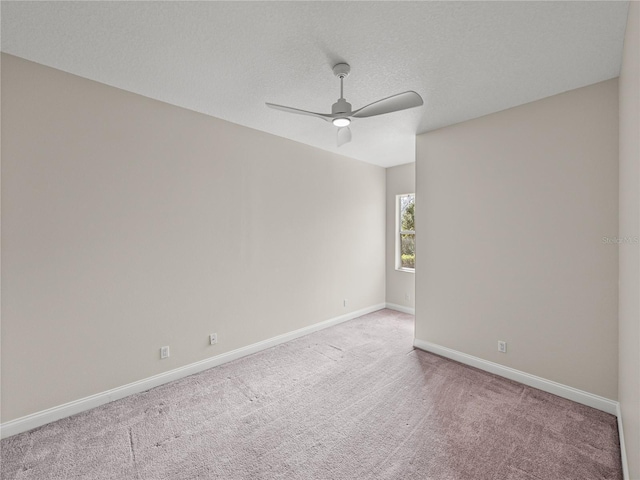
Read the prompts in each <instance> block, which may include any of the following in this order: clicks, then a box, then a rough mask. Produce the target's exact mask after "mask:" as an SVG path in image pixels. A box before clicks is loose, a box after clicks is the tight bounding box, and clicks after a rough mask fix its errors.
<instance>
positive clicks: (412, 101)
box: [351, 91, 424, 118]
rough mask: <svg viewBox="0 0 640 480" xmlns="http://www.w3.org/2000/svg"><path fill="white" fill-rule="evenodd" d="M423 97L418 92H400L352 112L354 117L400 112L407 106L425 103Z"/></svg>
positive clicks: (417, 105) (411, 106)
mask: <svg viewBox="0 0 640 480" xmlns="http://www.w3.org/2000/svg"><path fill="white" fill-rule="evenodd" d="M423 104H424V102H423V101H422V97H421V96H420V95H418V94H417V93H416V92H412V91H409V92H404V93H398V94H397V95H393V96H391V97H387V98H383V99H382V100H378V101H377V102H373V103H370V104H369V105H367V106H365V107H362V108H360V109H358V110H356V111H355V112H353V113H352V114H351V116H352V117H356V118H364V117H373V116H374V115H383V114H385V113H391V112H398V111H400V110H406V109H407V108H413V107H419V106H420V105H423Z"/></svg>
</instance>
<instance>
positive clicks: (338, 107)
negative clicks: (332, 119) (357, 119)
mask: <svg viewBox="0 0 640 480" xmlns="http://www.w3.org/2000/svg"><path fill="white" fill-rule="evenodd" d="M331 113H333V114H334V115H335V114H338V113H344V114H346V115H347V116H348V115H351V104H350V103H349V102H347V101H346V100H345V99H344V98H340V99H338V101H337V102H336V103H334V104H333V105H331Z"/></svg>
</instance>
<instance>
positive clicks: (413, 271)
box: [396, 268, 416, 273]
mask: <svg viewBox="0 0 640 480" xmlns="http://www.w3.org/2000/svg"><path fill="white" fill-rule="evenodd" d="M396 271H397V272H407V273H416V269H415V268H396Z"/></svg>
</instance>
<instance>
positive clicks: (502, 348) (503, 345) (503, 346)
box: [498, 340, 507, 353]
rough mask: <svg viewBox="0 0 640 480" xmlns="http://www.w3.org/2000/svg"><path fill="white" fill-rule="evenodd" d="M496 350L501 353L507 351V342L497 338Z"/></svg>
mask: <svg viewBox="0 0 640 480" xmlns="http://www.w3.org/2000/svg"><path fill="white" fill-rule="evenodd" d="M498 351H499V352H501V353H507V342H503V341H502V340H498Z"/></svg>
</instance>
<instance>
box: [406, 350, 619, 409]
mask: <svg viewBox="0 0 640 480" xmlns="http://www.w3.org/2000/svg"><path fill="white" fill-rule="evenodd" d="M413 346H414V347H416V348H419V349H421V350H426V351H427V352H431V353H435V354H437V355H441V356H443V357H447V358H450V359H452V360H456V361H458V362H460V363H464V364H466V365H471V366H472V367H476V368H479V369H480V370H485V371H487V372H490V373H495V374H496V375H500V376H501V377H505V378H508V379H510V380H515V381H516V382H520V383H524V384H525V385H529V386H530V387H534V388H537V389H539V390H543V391H545V392H549V393H553V394H554V395H558V396H559V397H563V398H567V399H569V400H573V401H574V402H577V403H581V404H583V405H587V406H589V407H593V408H597V409H598V410H602V411H603V412H607V413H610V414H612V415H617V414H618V412H619V410H618V408H619V407H618V405H619V404H618V402H616V401H615V400H610V399H608V398H605V397H601V396H599V395H594V394H593V393H589V392H585V391H583V390H578V389H577V388H573V387H570V386H568V385H563V384H562V383H557V382H554V381H552V380H547V379H546V378H542V377H537V376H535V375H531V374H529V373H525V372H522V371H520V370H516V369H514V368H511V367H505V366H504V365H500V364H499V363H494V362H490V361H488V360H483V359H482V358H478V357H474V356H472V355H467V354H466V353H462V352H458V351H457V350H453V349H451V348H447V347H442V346H440V345H436V344H435V343H430V342H425V341H424V340H419V339H417V338H416V339H414V340H413Z"/></svg>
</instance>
